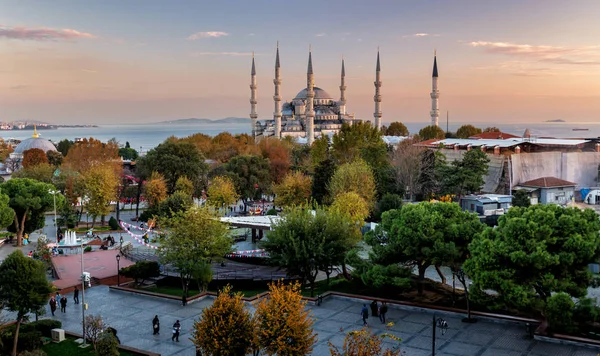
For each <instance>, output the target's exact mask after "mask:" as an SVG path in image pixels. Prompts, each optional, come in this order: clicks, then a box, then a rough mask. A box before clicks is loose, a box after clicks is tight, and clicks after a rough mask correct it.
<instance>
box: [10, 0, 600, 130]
mask: <svg viewBox="0 0 600 356" xmlns="http://www.w3.org/2000/svg"><path fill="white" fill-rule="evenodd" d="M0 7H1V9H2V10H1V11H0V121H14V120H27V119H32V120H41V121H47V122H50V123H96V124H102V123H144V122H155V121H163V120H173V119H181V118H189V117H197V118H222V117H228V116H236V117H248V114H249V112H250V104H249V102H248V100H249V95H250V89H249V87H248V85H249V82H250V65H251V54H252V51H255V53H256V70H257V73H258V100H259V104H258V112H259V118H260V119H266V118H270V117H272V114H273V99H272V96H273V81H272V80H273V72H274V69H273V66H274V61H275V47H276V42H277V41H279V48H280V55H281V66H282V69H281V71H282V80H283V84H282V95H283V98H284V100H286V101H287V100H290V99H292V98H293V97H294V96H295V95H296V93H298V92H299V91H300V90H301V89H302V88H303V87H305V86H306V74H305V73H306V64H307V57H308V47H309V45H312V55H313V67H314V72H315V84H316V85H317V86H319V87H321V88H323V89H325V90H326V91H328V92H329V93H330V94H331V95H332V96H333V97H334V98H336V99H338V98H339V89H338V86H339V73H340V61H341V57H342V56H344V57H345V59H346V74H347V79H346V85H347V87H348V89H347V101H348V104H347V110H348V111H349V112H355V113H356V116H357V117H358V118H364V119H372V117H373V106H374V105H373V94H374V86H373V81H374V74H375V59H376V55H377V47H378V46H380V50H381V67H382V80H383V86H382V94H383V102H382V108H383V121H384V123H385V122H390V121H398V120H399V121H404V122H420V121H422V122H429V110H430V99H429V92H430V90H431V69H432V63H433V52H434V49H437V54H438V68H439V75H440V78H439V89H440V99H439V101H440V112H441V113H442V114H441V116H443V118H444V119H445V113H446V111H447V110H448V111H449V112H450V117H451V120H452V121H457V122H474V123H511V122H541V121H544V120H549V119H565V120H568V121H577V122H582V121H590V122H600V120H599V119H600V39H599V37H598V34H600V21H598V14H600V1H598V0H573V1H564V0H537V1H534V0H503V1H497V0H495V1H490V0H469V1H467V0H437V1H433V0H432V1H428V0H422V1H414V0H407V1H404V0H402V1H401V0H387V1H382V0H370V1H360V0H356V1H348V0H326V1H323V0H321V1H317V0H304V1H301V2H296V1H287V0H283V1H281V0H280V1H276V0H253V1H247V0H238V1H233V0H219V1H203V0H185V1H184V0H175V1H166V0H127V1H122V0H101V1H66V0H64V1H63V0H52V1H48V0H39V1H9V0H0ZM440 119H442V118H440Z"/></svg>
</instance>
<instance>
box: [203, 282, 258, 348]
mask: <svg viewBox="0 0 600 356" xmlns="http://www.w3.org/2000/svg"><path fill="white" fill-rule="evenodd" d="M242 297H243V295H242V293H240V292H238V293H235V294H233V293H232V291H231V286H225V287H224V288H223V290H221V291H220V293H219V295H218V296H217V298H216V299H215V300H214V302H213V303H212V304H211V305H210V306H208V307H206V308H204V309H203V310H202V315H201V317H200V319H198V320H196V321H195V322H194V331H193V336H192V341H193V342H194V345H196V348H197V349H199V350H200V351H201V352H202V354H203V355H215V356H216V355H222V356H237V355H247V354H248V353H250V352H251V351H252V349H253V340H254V336H255V334H254V322H253V320H252V314H251V313H250V311H248V309H246V306H245V303H244V301H243V300H242Z"/></svg>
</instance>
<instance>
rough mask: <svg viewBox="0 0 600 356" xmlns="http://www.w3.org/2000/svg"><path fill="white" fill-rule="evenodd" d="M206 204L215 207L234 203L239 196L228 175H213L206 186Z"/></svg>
mask: <svg viewBox="0 0 600 356" xmlns="http://www.w3.org/2000/svg"><path fill="white" fill-rule="evenodd" d="M207 195H208V198H207V200H208V204H209V205H212V206H215V207H217V208H222V207H227V206H230V205H232V204H235V203H236V202H237V201H238V199H239V196H238V194H237V192H236V190H235V185H234V184H233V182H232V180H231V179H230V178H229V177H215V178H213V179H212V180H211V182H210V185H209V186H208V192H207Z"/></svg>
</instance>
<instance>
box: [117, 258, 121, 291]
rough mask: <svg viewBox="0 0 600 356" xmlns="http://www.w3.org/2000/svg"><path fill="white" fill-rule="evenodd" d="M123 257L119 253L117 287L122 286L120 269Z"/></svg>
mask: <svg viewBox="0 0 600 356" xmlns="http://www.w3.org/2000/svg"><path fill="white" fill-rule="evenodd" d="M120 261H121V255H119V254H118V253H117V285H118V286H120V285H121V267H120Z"/></svg>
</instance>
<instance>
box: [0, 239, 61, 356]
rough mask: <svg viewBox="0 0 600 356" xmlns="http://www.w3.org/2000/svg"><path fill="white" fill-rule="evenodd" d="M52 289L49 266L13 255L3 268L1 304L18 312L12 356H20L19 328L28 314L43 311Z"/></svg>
mask: <svg viewBox="0 0 600 356" xmlns="http://www.w3.org/2000/svg"><path fill="white" fill-rule="evenodd" d="M52 290H53V287H52V284H50V282H48V280H47V278H46V266H45V265H44V264H43V263H42V262H40V261H36V260H34V259H32V258H27V257H25V256H24V255H23V253H22V252H21V251H19V250H17V251H14V252H13V253H11V254H10V255H8V257H6V259H5V260H4V261H3V262H2V264H0V303H1V304H2V305H3V307H4V308H6V309H7V310H8V311H11V312H16V313H17V316H16V319H17V323H16V329H15V336H14V341H13V349H12V356H17V341H18V340H19V328H20V327H21V323H22V322H23V321H24V320H25V319H26V317H27V314H29V313H35V312H37V311H38V310H40V309H41V308H43V307H44V306H45V305H46V303H47V302H48V299H49V298H50V297H49V296H50V293H51V292H52Z"/></svg>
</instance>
